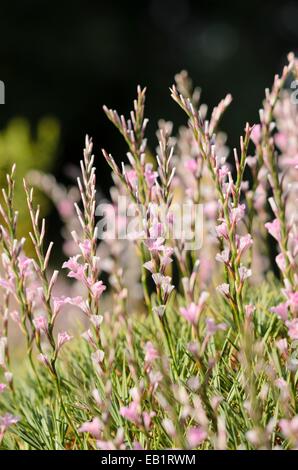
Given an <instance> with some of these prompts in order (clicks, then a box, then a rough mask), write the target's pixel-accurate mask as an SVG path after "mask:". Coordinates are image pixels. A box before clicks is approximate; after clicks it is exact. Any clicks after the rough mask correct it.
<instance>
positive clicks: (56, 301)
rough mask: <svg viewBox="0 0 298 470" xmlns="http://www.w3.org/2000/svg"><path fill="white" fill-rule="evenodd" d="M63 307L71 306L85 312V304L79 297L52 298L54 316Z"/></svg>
mask: <svg viewBox="0 0 298 470" xmlns="http://www.w3.org/2000/svg"><path fill="white" fill-rule="evenodd" d="M65 305H72V306H74V307H78V308H80V309H81V310H83V311H84V312H86V304H85V302H84V300H83V298H82V297H81V296H77V297H66V296H65V295H62V296H60V297H54V298H53V307H54V315H55V316H56V315H57V314H58V313H59V312H60V310H61V308H62V307H64V306H65Z"/></svg>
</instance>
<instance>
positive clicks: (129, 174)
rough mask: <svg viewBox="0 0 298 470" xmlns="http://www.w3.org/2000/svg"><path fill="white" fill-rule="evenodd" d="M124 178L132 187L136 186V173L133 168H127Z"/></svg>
mask: <svg viewBox="0 0 298 470" xmlns="http://www.w3.org/2000/svg"><path fill="white" fill-rule="evenodd" d="M125 176H126V179H127V181H128V183H129V184H130V186H131V187H132V188H133V189H137V187H138V175H137V172H136V171H135V170H128V171H126V173H125Z"/></svg>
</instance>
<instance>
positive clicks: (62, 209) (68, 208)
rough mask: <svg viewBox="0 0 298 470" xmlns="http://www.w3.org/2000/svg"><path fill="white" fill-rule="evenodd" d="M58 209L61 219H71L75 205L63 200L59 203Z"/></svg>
mask: <svg viewBox="0 0 298 470" xmlns="http://www.w3.org/2000/svg"><path fill="white" fill-rule="evenodd" d="M57 209H58V212H59V214H60V215H61V217H63V218H68V217H71V216H72V215H73V214H74V203H73V201H70V200H68V199H62V200H61V201H60V202H59V203H58V206H57Z"/></svg>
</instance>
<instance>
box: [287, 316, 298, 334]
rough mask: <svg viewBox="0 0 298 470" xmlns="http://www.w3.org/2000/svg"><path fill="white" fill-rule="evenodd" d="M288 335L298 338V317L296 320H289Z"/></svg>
mask: <svg viewBox="0 0 298 470" xmlns="http://www.w3.org/2000/svg"><path fill="white" fill-rule="evenodd" d="M286 325H287V327H288V335H289V337H290V338H291V339H298V318H294V320H287V321H286Z"/></svg>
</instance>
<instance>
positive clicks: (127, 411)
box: [120, 401, 140, 424]
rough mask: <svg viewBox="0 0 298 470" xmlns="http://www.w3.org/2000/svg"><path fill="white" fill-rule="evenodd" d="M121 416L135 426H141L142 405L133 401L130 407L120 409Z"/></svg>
mask: <svg viewBox="0 0 298 470" xmlns="http://www.w3.org/2000/svg"><path fill="white" fill-rule="evenodd" d="M120 414H121V416H123V418H125V419H128V421H131V422H132V423H135V424H140V403H139V402H138V401H132V402H131V403H130V404H129V405H128V406H122V407H121V408H120Z"/></svg>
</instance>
